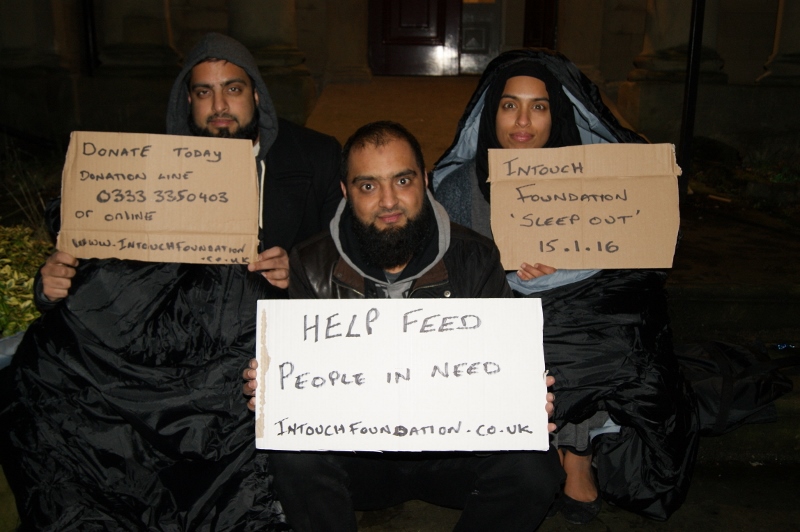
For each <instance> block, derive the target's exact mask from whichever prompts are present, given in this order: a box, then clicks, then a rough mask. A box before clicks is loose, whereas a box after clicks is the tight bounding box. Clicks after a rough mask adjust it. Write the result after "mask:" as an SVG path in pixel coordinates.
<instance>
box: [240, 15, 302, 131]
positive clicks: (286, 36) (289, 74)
mask: <svg viewBox="0 0 800 532" xmlns="http://www.w3.org/2000/svg"><path fill="white" fill-rule="evenodd" d="M228 33H229V34H230V36H231V37H233V38H234V39H236V40H238V41H239V42H241V43H242V44H244V45H245V46H246V47H247V48H248V49H249V50H250V52H251V53H252V54H253V57H255V60H256V63H258V67H259V70H260V71H261V76H262V77H263V78H264V82H265V83H266V84H267V87H269V91H270V96H271V97H272V101H273V103H274V104H275V108H276V110H277V112H278V115H279V116H281V117H283V118H287V119H289V120H291V121H293V122H296V123H298V124H304V123H305V121H306V119H308V115H309V114H311V109H312V108H313V105H314V101H315V99H316V89H315V87H314V80H313V79H312V78H311V72H310V71H309V70H308V68H307V67H306V66H305V65H304V64H303V63H304V61H305V56H304V55H303V53H302V52H300V50H298V48H297V21H296V6H295V0H229V1H228Z"/></svg>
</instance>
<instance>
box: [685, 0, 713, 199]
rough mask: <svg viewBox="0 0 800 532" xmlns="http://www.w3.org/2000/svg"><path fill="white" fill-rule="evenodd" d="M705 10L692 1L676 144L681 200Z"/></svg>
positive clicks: (688, 163)
mask: <svg viewBox="0 0 800 532" xmlns="http://www.w3.org/2000/svg"><path fill="white" fill-rule="evenodd" d="M705 10H706V1H705V0H693V2H692V21H691V24H690V28H689V50H688V54H687V55H688V56H689V61H688V63H687V65H686V83H685V85H684V90H683V117H682V119H681V137H680V141H679V142H678V165H680V167H681V169H682V170H683V173H682V174H681V177H680V179H679V180H678V187H679V191H680V195H681V199H683V198H685V197H686V193H687V192H688V190H689V174H690V172H691V162H692V137H693V136H694V118H695V109H696V107H697V84H698V81H699V78H700V55H701V53H702V48H703V17H704V15H705Z"/></svg>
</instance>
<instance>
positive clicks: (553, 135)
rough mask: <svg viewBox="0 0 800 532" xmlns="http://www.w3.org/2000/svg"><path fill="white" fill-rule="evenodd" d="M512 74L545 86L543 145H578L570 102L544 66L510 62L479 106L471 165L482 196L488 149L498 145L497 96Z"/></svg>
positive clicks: (485, 187)
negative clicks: (546, 113) (547, 115)
mask: <svg viewBox="0 0 800 532" xmlns="http://www.w3.org/2000/svg"><path fill="white" fill-rule="evenodd" d="M516 76H530V77H532V78H537V79H540V80H542V81H543V82H544V84H545V87H546V88H547V94H548V96H549V98H550V116H551V118H552V125H551V126H550V137H549V138H548V139H547V142H546V143H545V145H544V146H543V147H544V148H563V147H564V146H578V145H580V144H581V137H580V133H579V132H578V126H577V124H576V123H575V115H574V114H573V107H572V102H570V101H569V98H567V95H566V94H564V90H563V88H562V86H561V83H559V81H558V80H557V79H556V78H555V76H553V74H551V73H550V71H549V70H548V69H547V67H546V66H544V65H543V64H541V63H535V62H532V61H519V62H516V63H512V64H510V65H509V66H507V67H506V68H503V69H502V70H501V71H499V72H498V73H497V76H496V77H495V78H494V80H493V82H492V84H491V85H489V87H488V88H487V89H486V96H485V97H484V100H483V109H482V110H481V121H480V126H479V130H478V151H477V153H476V154H475V169H476V173H477V176H478V187H479V188H480V190H481V192H482V193H483V196H484V197H485V198H486V200H487V201H488V200H489V183H487V182H486V179H487V178H488V177H489V149H490V148H495V149H501V148H502V146H501V145H500V141H499V140H498V139H497V129H496V125H495V120H496V118H497V109H498V107H499V106H500V98H501V97H502V96H503V91H504V90H505V87H506V82H507V81H508V80H509V79H510V78H513V77H516Z"/></svg>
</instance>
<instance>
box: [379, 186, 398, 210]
mask: <svg viewBox="0 0 800 532" xmlns="http://www.w3.org/2000/svg"><path fill="white" fill-rule="evenodd" d="M396 205H397V193H396V192H395V190H394V187H393V186H391V185H389V186H384V187H381V207H382V208H384V209H392V208H394V207H395V206H396Z"/></svg>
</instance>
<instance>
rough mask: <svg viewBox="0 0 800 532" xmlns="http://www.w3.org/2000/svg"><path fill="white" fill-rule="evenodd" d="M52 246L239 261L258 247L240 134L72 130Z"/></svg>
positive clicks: (102, 253)
mask: <svg viewBox="0 0 800 532" xmlns="http://www.w3.org/2000/svg"><path fill="white" fill-rule="evenodd" d="M61 187H62V195H61V197H62V203H61V231H60V233H59V235H58V243H57V247H58V249H59V250H61V251H66V252H67V253H70V254H71V255H73V256H75V257H79V258H112V257H113V258H120V259H135V260H143V261H153V262H191V263H199V264H246V263H249V262H252V261H253V260H254V259H255V257H256V255H257V254H258V183H257V174H256V168H255V159H254V157H253V145H252V143H251V142H250V141H249V140H234V139H217V138H204V137H182V136H177V135H149V134H141V133H97V132H89V131H75V132H73V133H72V137H71V140H70V144H69V149H68V151H67V159H66V163H65V164H64V172H63V176H62V185H61Z"/></svg>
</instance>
